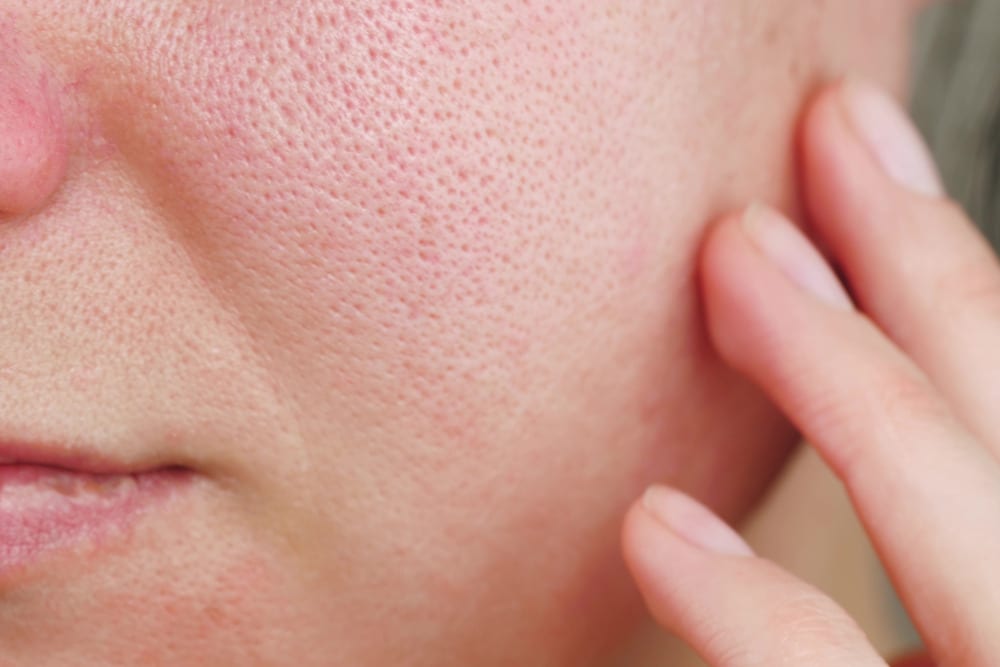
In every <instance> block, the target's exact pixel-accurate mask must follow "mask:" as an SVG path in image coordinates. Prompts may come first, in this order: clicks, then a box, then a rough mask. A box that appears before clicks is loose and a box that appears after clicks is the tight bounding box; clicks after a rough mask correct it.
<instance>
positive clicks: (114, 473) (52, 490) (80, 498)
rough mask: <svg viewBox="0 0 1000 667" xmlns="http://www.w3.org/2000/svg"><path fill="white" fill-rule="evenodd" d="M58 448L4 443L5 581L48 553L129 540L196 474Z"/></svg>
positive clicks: (1, 569)
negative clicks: (129, 534)
mask: <svg viewBox="0 0 1000 667" xmlns="http://www.w3.org/2000/svg"><path fill="white" fill-rule="evenodd" d="M130 467H131V466H128V465H126V464H121V463H118V462H114V461H110V460H108V459H105V458H102V457H100V456H97V455H91V454H85V453H81V452H79V451H70V450H65V449H59V448H56V447H44V446H34V447H33V446H30V445H12V444H10V443H6V445H3V444H0V582H3V581H5V580H7V579H9V577H10V575H12V574H14V573H15V572H17V571H19V570H22V569H24V568H25V567H27V566H29V565H31V564H33V563H36V562H38V561H40V560H43V559H44V558H45V557H46V556H48V555H51V554H54V553H57V552H65V551H75V552H76V553H78V554H79V555H83V554H85V553H90V552H93V551H94V550H95V549H96V548H98V547H100V546H101V545H102V544H106V543H107V542H109V541H111V540H114V539H115V538H116V537H121V536H122V535H123V534H124V533H125V532H126V531H127V530H128V529H129V528H131V527H132V526H133V525H134V524H135V523H136V521H138V520H139V518H140V517H141V516H142V515H143V514H144V513H145V512H146V510H148V509H150V508H151V507H153V506H154V505H157V504H159V503H161V502H162V501H165V500H166V499H168V498H169V497H170V496H171V495H173V493H174V492H175V491H176V490H178V489H179V488H180V487H181V486H183V485H184V484H185V483H186V482H187V481H188V480H189V479H190V477H191V471H190V470H188V469H185V468H179V467H175V466H165V467H158V468H142V467H138V466H135V467H131V468H132V469H131V470H130V469H129V468H130Z"/></svg>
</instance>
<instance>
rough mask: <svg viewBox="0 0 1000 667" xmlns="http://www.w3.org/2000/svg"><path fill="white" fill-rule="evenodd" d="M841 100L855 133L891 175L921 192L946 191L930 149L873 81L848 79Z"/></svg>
mask: <svg viewBox="0 0 1000 667" xmlns="http://www.w3.org/2000/svg"><path fill="white" fill-rule="evenodd" d="M841 99H842V100H843V102H844V108H845V109H847V115H848V116H849V118H850V119H851V121H852V123H851V124H852V125H853V126H854V129H855V132H856V133H857V134H858V136H859V138H860V139H861V140H862V142H864V143H865V144H866V145H867V146H868V148H869V150H870V151H871V152H872V153H873V154H874V156H875V158H876V159H877V160H878V162H879V164H881V166H882V168H883V169H884V170H885V172H886V173H887V174H888V175H889V177H890V178H892V179H893V180H894V181H896V182H897V183H899V184H900V185H902V186H903V187H905V188H908V189H910V190H912V191H914V192H917V193H919V194H925V195H930V196H932V197H940V196H942V195H943V194H944V185H942V183H941V177H940V175H939V174H938V170H937V167H936V166H935V165H934V158H933V157H932V156H931V152H930V149H928V148H927V144H926V143H925V142H924V140H923V138H922V137H921V136H920V132H919V131H918V130H917V128H916V126H915V125H914V124H913V121H911V120H910V118H909V116H907V115H906V113H905V112H904V111H903V110H902V108H900V106H899V104H897V103H896V101H895V100H894V99H893V98H892V97H890V96H889V95H888V94H887V93H884V92H882V91H881V90H880V89H878V88H876V87H875V86H873V85H871V84H868V83H864V82H861V81H848V82H846V83H845V84H844V87H843V97H842V98H841Z"/></svg>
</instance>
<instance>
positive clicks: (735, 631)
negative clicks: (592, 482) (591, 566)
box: [622, 502, 885, 667]
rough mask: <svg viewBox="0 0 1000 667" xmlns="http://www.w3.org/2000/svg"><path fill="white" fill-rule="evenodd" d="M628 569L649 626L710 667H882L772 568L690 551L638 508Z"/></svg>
mask: <svg viewBox="0 0 1000 667" xmlns="http://www.w3.org/2000/svg"><path fill="white" fill-rule="evenodd" d="M622 543H623V549H624V553H625V558H626V562H627V563H628V565H629V568H630V570H631V571H632V573H633V576H634V577H635V579H636V581H637V583H638V584H639V588H640V590H641V591H642V594H643V596H644V598H645V599H646V602H647V605H648V607H649V609H650V612H651V613H652V614H653V616H654V618H655V619H656V620H657V621H658V622H659V623H660V624H661V625H663V626H664V627H665V628H666V629H668V630H670V631H671V632H674V633H675V634H676V635H677V636H679V637H680V638H681V639H683V640H684V641H685V642H687V643H688V644H689V645H690V646H691V647H692V648H693V649H694V650H695V651H697V652H698V654H699V655H701V657H702V658H703V659H704V660H705V661H706V662H707V663H708V664H709V665H710V666H711V667H756V666H758V665H789V666H797V665H803V666H805V665H809V666H810V667H843V666H844V665H851V667H868V666H872V667H874V666H880V667H884V666H885V662H884V661H883V660H882V659H881V658H879V656H878V654H877V653H876V652H875V650H874V649H873V648H872V647H871V645H870V644H869V643H868V641H867V639H866V637H865V635H864V633H863V631H862V630H861V629H860V628H859V627H858V626H857V624H856V623H855V622H854V621H853V620H852V619H851V618H850V617H849V616H848V615H847V614H846V613H845V612H844V611H843V610H842V609H841V608H840V607H839V606H837V605H836V603H834V602H833V601H832V600H831V599H829V598H828V597H826V596H825V595H824V594H823V593H822V592H820V591H819V590H817V589H815V588H814V587H812V586H810V585H809V584H807V583H805V582H803V581H801V580H799V579H797V578H795V577H793V576H792V575H791V574H789V573H788V572H785V571H784V570H782V569H781V568H779V567H778V566H777V565H775V564H774V563H772V562H770V561H767V560H765V559H761V558H756V557H753V556H733V555H718V554H714V553H709V552H706V551H704V550H701V549H698V548H697V547H694V546H692V545H691V544H690V543H688V542H686V541H684V540H683V539H681V538H680V537H678V536H677V535H675V534H674V533H672V532H671V531H670V530H669V529H667V528H665V527H664V526H663V525H662V524H661V523H660V522H659V521H658V520H657V519H655V518H653V517H652V516H651V515H650V513H649V512H648V511H646V510H645V509H644V508H643V507H642V503H641V502H640V503H636V504H635V505H633V507H632V508H631V509H630V510H629V513H628V514H627V515H626V519H625V524H624V526H623V531H622Z"/></svg>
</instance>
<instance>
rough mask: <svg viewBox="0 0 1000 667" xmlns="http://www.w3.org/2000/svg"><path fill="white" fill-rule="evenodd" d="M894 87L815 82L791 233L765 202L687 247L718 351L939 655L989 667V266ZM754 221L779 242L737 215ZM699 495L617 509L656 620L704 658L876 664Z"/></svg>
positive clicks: (994, 609) (996, 503)
mask: <svg viewBox="0 0 1000 667" xmlns="http://www.w3.org/2000/svg"><path fill="white" fill-rule="evenodd" d="M891 105H892V102H890V101H889V100H888V98H887V97H882V96H880V93H878V92H877V91H875V90H874V89H872V88H870V87H867V86H865V85H863V84H860V83H858V82H851V83H842V84H839V85H835V86H832V87H830V88H828V89H827V90H825V91H824V92H822V93H821V94H820V95H818V96H817V98H816V99H815V100H814V101H813V103H812V104H811V105H810V106H809V108H808V109H807V112H806V115H805V120H804V122H803V127H802V130H801V133H800V149H801V154H802V160H801V165H802V173H801V178H802V181H803V185H804V187H803V189H804V192H805V193H806V196H807V200H808V207H807V209H808V211H809V213H810V217H809V220H810V224H809V225H805V226H804V227H805V228H806V229H807V230H808V231H807V234H806V235H803V234H801V233H799V232H794V231H792V230H795V229H797V228H802V227H803V226H802V225H799V226H796V225H794V224H793V223H792V222H790V221H789V220H788V219H787V218H784V217H783V216H781V215H780V214H779V213H777V212H775V211H768V210H765V209H763V208H760V207H755V208H752V209H749V217H750V219H751V222H750V223H749V225H743V224H741V221H743V220H745V219H746V218H747V214H746V213H745V214H743V215H735V216H730V217H726V218H725V219H723V220H721V221H720V222H719V223H718V224H716V225H715V226H713V228H712V229H711V231H710V232H709V234H708V236H707V240H706V242H705V245H704V248H703V250H702V252H701V254H700V263H699V268H700V275H701V287H702V294H703V297H704V301H705V303H706V313H707V321H708V326H709V329H710V331H711V336H712V340H713V342H714V344H715V345H716V346H717V349H718V350H719V351H720V354H721V355H722V356H723V357H724V358H725V359H726V360H727V362H728V363H730V364H732V365H733V366H734V367H735V368H737V369H739V370H740V371H741V372H742V373H745V374H746V375H747V376H748V377H750V378H752V379H753V380H754V382H756V383H758V384H759V385H760V386H761V387H763V388H764V390H765V391H766V392H767V393H768V395H769V396H771V397H772V399H773V400H774V401H775V403H776V404H777V405H779V406H780V407H781V408H782V410H783V411H785V413H786V414H788V416H789V418H790V419H791V420H792V421H793V422H794V423H795V424H796V425H797V427H798V428H800V429H801V431H802V433H803V435H804V436H805V438H806V440H807V442H809V443H810V444H811V445H813V446H814V447H815V448H816V449H817V450H818V452H819V454H820V455H821V456H822V457H823V458H824V459H825V461H826V462H827V463H828V464H829V465H830V467H831V468H832V470H833V471H834V472H835V473H836V474H837V476H838V477H839V478H840V479H841V480H842V481H843V482H844V484H845V486H846V488H847V490H848V492H849V494H850V496H851V499H852V502H853V504H854V506H855V509H856V510H857V513H858V515H859V517H860V519H861V521H862V522H863V524H864V526H865V528H866V530H867V532H868V534H869V536H870V537H871V539H872V542H873V544H874V546H875V548H876V549H877V551H878V553H879V555H880V557H881V559H882V561H883V563H884V565H885V567H886V569H887V571H888V573H889V575H890V576H891V578H892V580H893V582H894V584H895V586H896V588H897V590H898V591H899V593H900V596H901V598H902V600H903V602H904V604H905V605H906V608H907V609H908V611H909V613H910V615H911V617H912V618H913V620H914V622H915V623H916V625H917V627H918V628H919V631H920V633H921V635H922V636H923V638H924V640H925V643H926V645H927V647H928V650H929V654H930V657H931V658H933V659H934V660H935V663H934V664H938V665H942V666H953V665H954V666H956V667H957V666H959V665H961V666H963V667H986V666H987V665H995V664H998V662H1000V633H998V631H997V630H998V625H997V618H1000V583H998V582H997V581H996V572H995V570H996V567H995V565H996V563H997V562H998V559H1000V531H998V530H997V527H998V526H1000V465H998V461H997V457H998V456H1000V419H998V418H997V415H996V410H995V405H996V399H997V396H998V384H997V381H996V374H995V371H996V369H997V368H998V367H1000V353H998V352H997V350H998V345H997V343H998V342H1000V319H998V314H1000V268H998V263H997V259H996V255H995V254H994V252H993V250H992V248H991V247H990V246H989V244H988V242H987V241H986V240H985V239H984V238H983V236H982V235H981V234H980V232H979V231H978V230H977V229H976V228H975V226H974V225H973V224H972V223H971V222H970V221H969V220H968V218H967V217H966V216H965V215H964V213H963V212H962V210H961V209H960V208H959V207H958V206H956V205H955V204H954V203H952V202H951V201H950V200H949V199H948V198H947V196H946V195H945V193H944V191H943V189H942V187H941V185H940V181H939V179H938V177H937V175H936V173H935V171H934V168H933V166H932V164H931V162H930V158H929V157H928V155H927V151H926V149H925V148H924V147H923V146H922V145H921V144H920V143H919V142H920V139H919V135H918V134H917V133H916V131H915V130H914V129H913V128H912V127H911V126H909V124H908V121H907V120H906V118H905V115H904V113H903V112H902V111H900V110H898V109H893V108H892V107H891ZM859 108H860V109H861V111H860V113H859V112H852V110H857V109H859ZM871 138H874V141H872V140H871ZM761 219H765V220H766V221H770V222H771V223H774V222H776V223H777V224H778V225H780V226H781V227H780V230H781V231H780V232H779V234H780V236H779V240H778V241H774V240H773V239H774V237H773V236H772V237H770V238H771V239H772V240H771V241H770V242H767V241H765V242H764V243H763V246H762V245H761V244H760V243H759V242H754V241H752V240H751V239H752V238H760V236H759V231H758V232H756V233H754V232H751V235H748V234H747V233H746V232H745V231H744V229H746V228H749V229H751V230H759V229H761V228H762V227H764V225H762V224H761V223H760V220H761ZM754 220H756V222H754ZM771 228H772V229H773V226H772V227H771ZM753 234H756V235H753ZM809 238H811V239H812V242H811V241H810V240H807V239H809ZM813 243H815V245H814V244H813ZM760 247H765V248H777V253H776V254H775V255H770V254H768V253H766V252H765V253H762V252H760V251H759V250H758V248H760ZM817 247H821V248H823V249H824V251H823V252H822V253H821V252H820V251H819V250H817ZM824 255H825V256H826V257H828V258H829V262H832V263H834V264H836V265H837V266H839V267H840V268H841V274H842V276H843V283H842V282H841V281H840V279H838V277H837V275H836V274H835V273H834V272H833V270H832V269H831V268H830V264H829V263H828V261H827V260H826V259H824ZM772 256H774V257H778V258H779V259H778V260H773V259H768V257H772ZM789 277H791V278H792V279H791V280H789ZM845 287H849V289H850V294H851V295H853V303H852V298H851V297H850V296H848V292H847V291H846V290H845ZM817 295H818V296H817ZM699 507H700V506H699V505H697V504H696V503H695V502H694V501H692V500H690V498H689V497H687V496H685V495H683V494H678V493H677V492H675V491H673V490H671V489H669V488H667V487H656V488H654V489H653V490H651V491H650V492H649V493H648V494H646V495H645V502H637V503H636V504H634V505H633V507H632V508H631V510H630V512H629V514H628V516H627V519H626V522H625V526H624V531H623V544H624V549H625V553H626V556H627V559H628V562H629V564H630V567H631V569H632V572H633V573H634V574H635V576H636V578H637V581H638V583H639V585H640V587H641V588H642V590H643V593H644V595H645V598H646V600H647V602H648V604H649V608H650V610H651V611H652V613H653V615H654V616H655V618H656V619H657V620H658V621H659V622H660V623H661V624H663V626H664V627H666V628H668V629H669V630H671V631H673V632H676V633H677V634H678V635H679V636H680V637H682V638H683V639H684V640H685V641H687V642H688V643H689V644H690V645H691V646H692V647H693V648H694V649H695V650H697V651H698V652H699V654H701V656H702V657H703V658H704V659H705V660H706V662H707V663H708V664H710V665H712V667H750V666H756V665H789V666H798V665H803V666H805V665H809V666H818V667H826V666H830V667H834V666H847V665H850V666H851V667H857V666H860V665H866V666H867V665H872V666H875V665H884V664H885V662H884V660H883V658H882V657H880V656H879V655H878V654H876V653H875V651H874V650H873V649H872V648H871V646H870V645H869V644H868V643H867V641H866V639H865V637H864V634H863V633H862V632H861V631H860V629H859V628H858V627H857V626H856V624H854V622H853V621H852V620H851V619H850V618H849V617H848V616H847V614H845V613H844V611H843V610H842V609H840V608H839V607H838V606H837V605H836V604H835V603H833V602H832V601H831V600H830V599H829V598H827V597H826V596H825V595H823V594H822V593H820V592H819V591H817V590H816V589H815V588H812V587H811V586H809V585H807V584H805V583H804V582H802V581H800V580H797V579H796V578H794V577H792V576H791V575H789V574H788V573H786V572H784V571H782V570H781V569H780V568H779V567H777V566H775V565H774V564H773V563H770V562H768V561H766V560H764V559H760V558H757V557H755V556H753V555H752V553H751V552H750V549H749V547H748V546H746V544H745V543H743V542H742V540H741V539H740V538H739V537H738V536H737V534H736V533H735V532H732V531H731V530H730V529H729V528H727V527H726V526H725V524H723V523H722V522H721V521H719V520H718V519H717V518H714V517H713V516H712V515H711V513H709V512H707V511H705V510H704V509H703V508H700V509H699ZM674 521H679V523H676V524H674V523H672V522H674ZM667 525H676V526H677V527H678V530H677V531H671V530H670V529H668V528H666V526H667ZM681 535H686V536H687V537H686V538H683V537H680V536H681ZM695 545H700V546H695ZM706 547H707V548H706ZM898 664H904V663H902V662H900V663H898ZM905 664H907V665H917V664H921V665H923V664H931V663H930V662H929V659H928V662H927V663H924V662H922V661H921V662H916V661H911V662H906V663H905Z"/></svg>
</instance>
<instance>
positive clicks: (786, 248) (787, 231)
mask: <svg viewBox="0 0 1000 667" xmlns="http://www.w3.org/2000/svg"><path fill="white" fill-rule="evenodd" d="M741 226H742V228H743V231H744V232H745V233H746V235H747V236H748V237H749V238H750V240H751V241H752V242H753V244H754V245H755V246H756V247H757V248H758V249H759V250H760V251H761V253H763V254H764V255H765V256H766V257H767V258H768V259H770V260H771V261H772V262H773V263H774V264H775V265H776V266H777V267H778V268H779V269H780V270H781V272H782V273H784V274H785V275H786V276H787V277H788V278H789V279H790V280H791V281H792V282H794V283H795V284H797V285H798V286H799V287H802V288H803V289H804V290H805V291H806V292H808V293H810V294H812V295H814V296H816V297H818V298H819V299H820V300H822V301H824V302H826V303H828V304H830V305H832V306H835V307H837V308H842V309H845V310H854V305H853V304H852V303H851V297H849V296H848V295H847V292H846V291H845V290H844V287H843V286H842V285H841V284H840V280H839V279H838V278H837V276H836V274H835V273H834V272H833V269H831V268H830V267H829V265H828V264H827V263H826V260H825V259H824V258H823V255H821V254H820V252H819V251H818V250H816V248H815V247H814V246H813V244H812V243H810V242H809V239H807V238H806V236H805V234H803V233H802V232H801V231H799V229H798V228H797V227H796V226H795V225H793V224H792V223H791V222H789V221H788V220H786V219H785V218H784V217H783V216H781V215H780V214H779V213H777V212H776V211H774V210H772V209H770V208H768V207H766V206H763V205H761V204H753V205H752V206H750V207H749V208H748V209H747V210H746V211H745V212H744V213H743V219H742V221H741Z"/></svg>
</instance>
